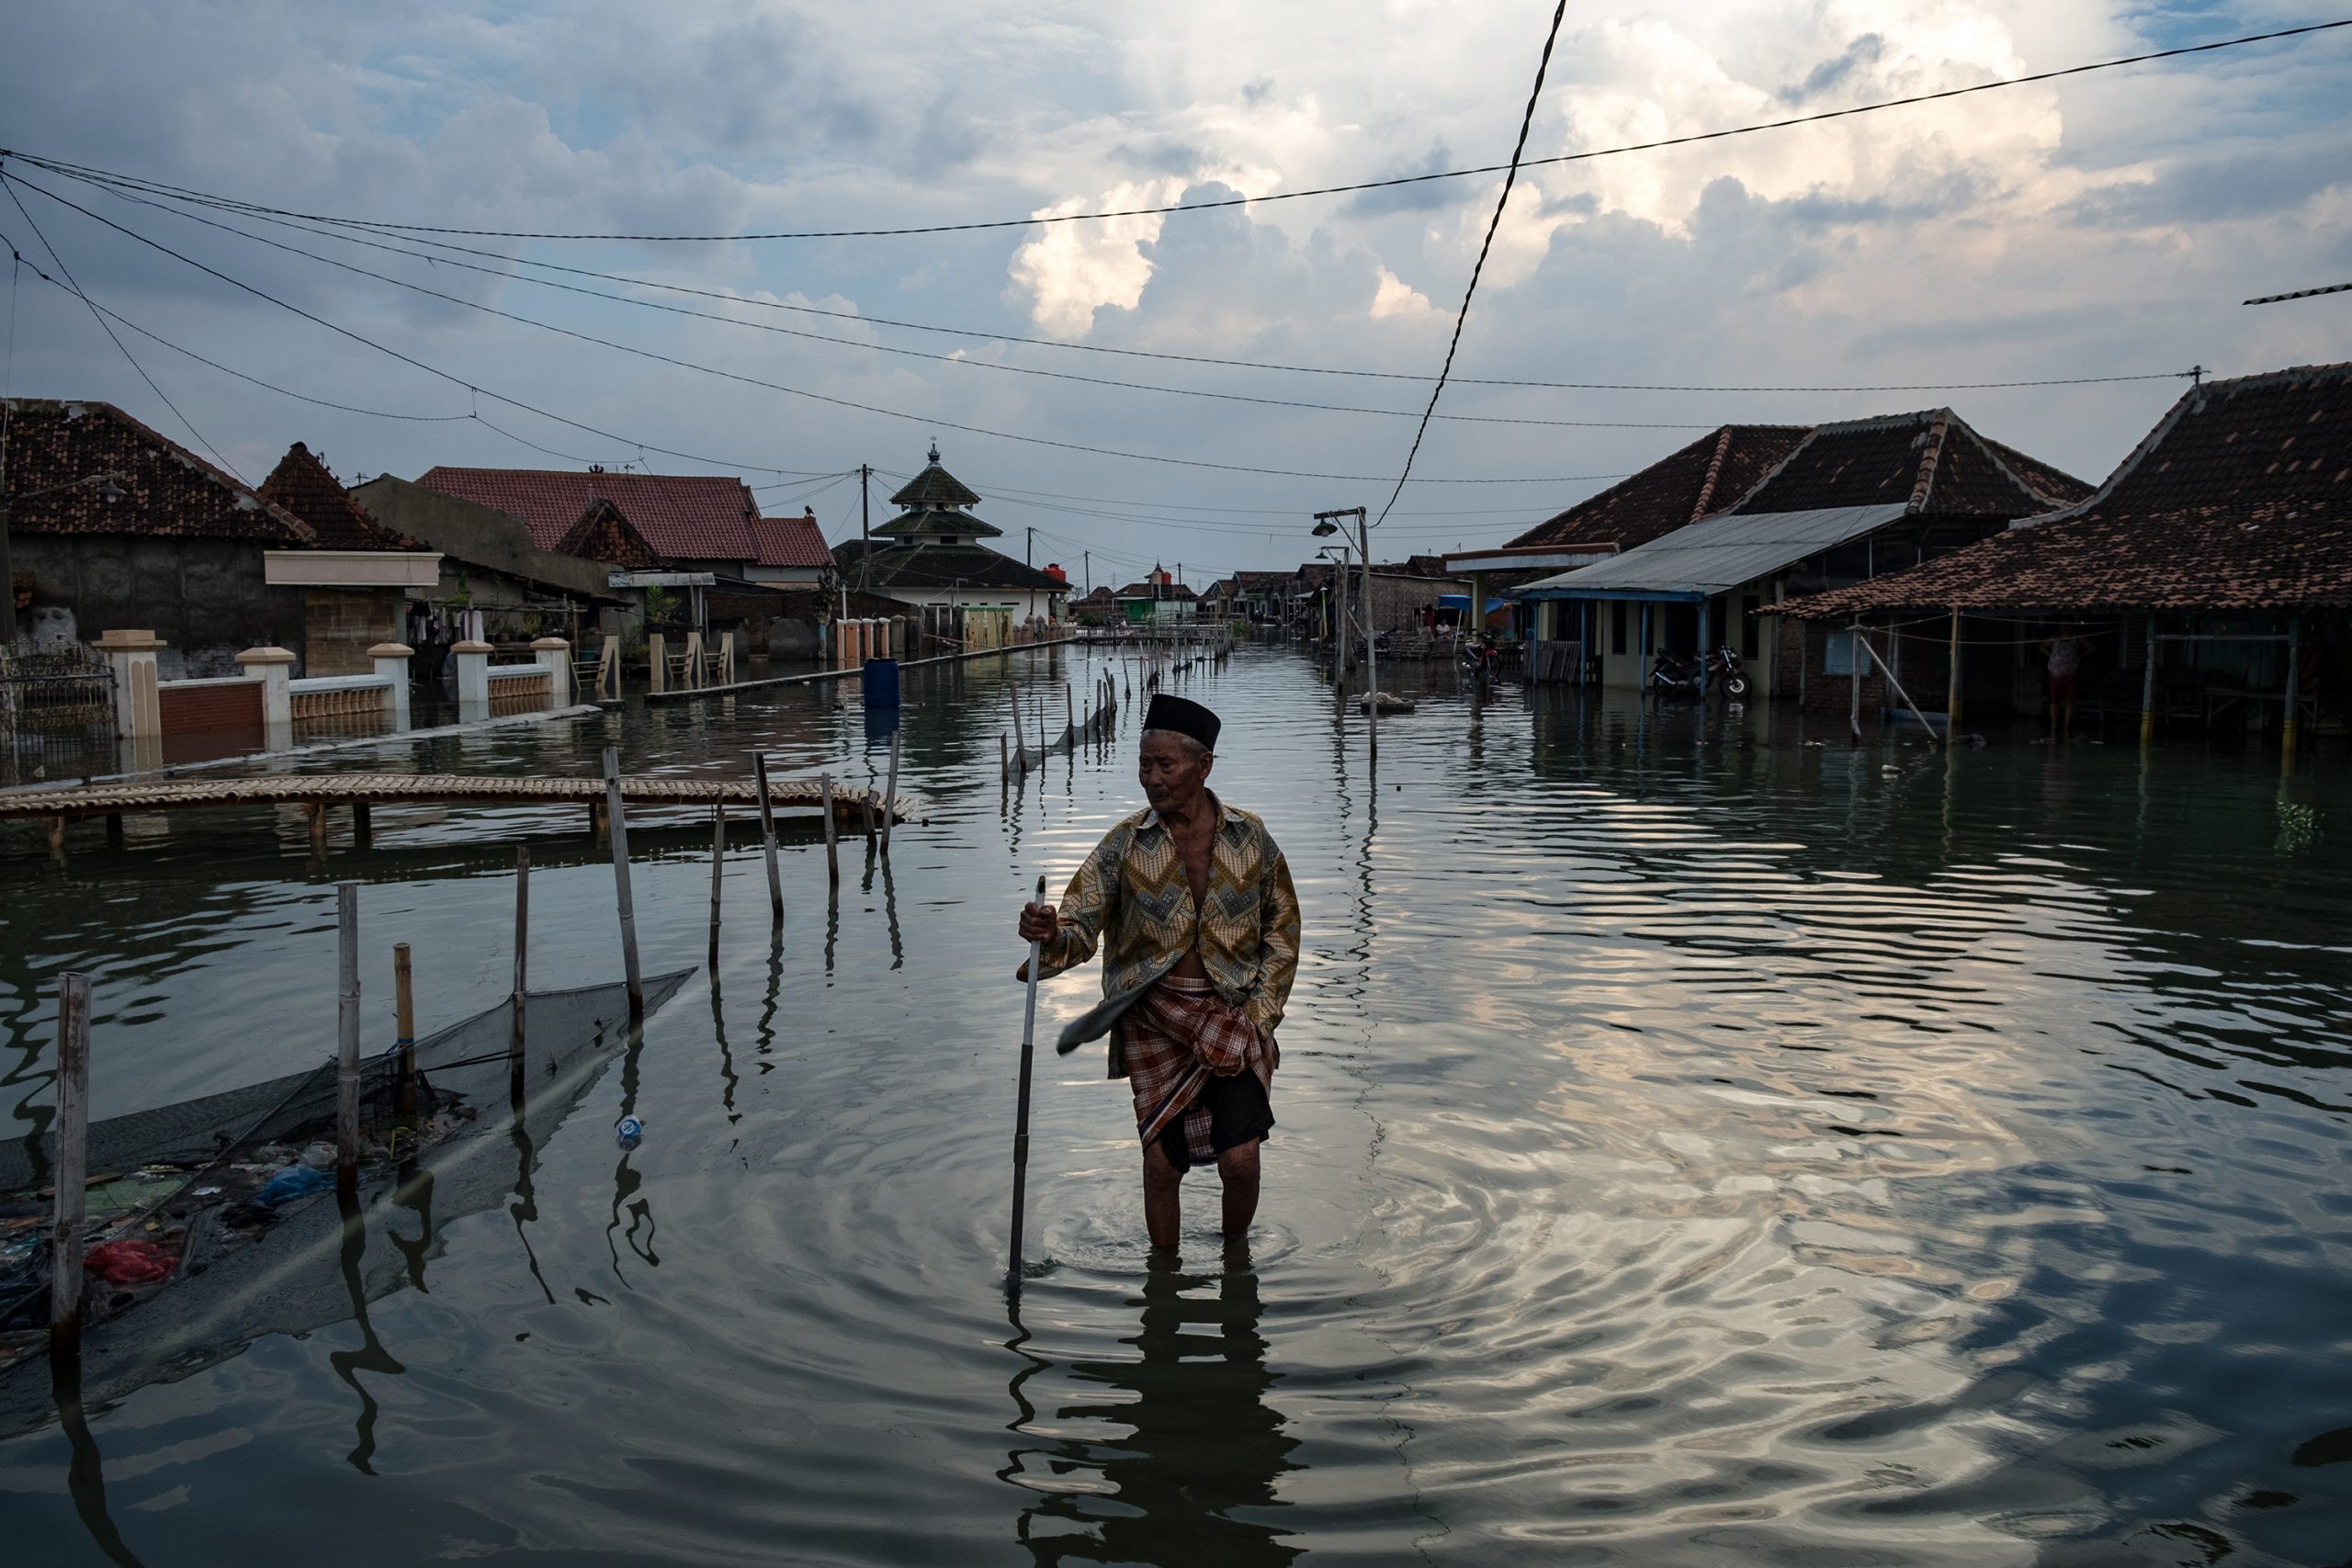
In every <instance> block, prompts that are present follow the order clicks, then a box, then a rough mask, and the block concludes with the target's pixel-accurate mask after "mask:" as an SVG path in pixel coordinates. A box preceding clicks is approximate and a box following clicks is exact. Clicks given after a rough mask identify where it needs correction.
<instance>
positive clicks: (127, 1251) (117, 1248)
mask: <svg viewBox="0 0 2352 1568" xmlns="http://www.w3.org/2000/svg"><path fill="white" fill-rule="evenodd" d="M82 1267H83V1268H84V1269H86V1270H88V1271H89V1272H90V1273H93V1274H96V1276H97V1277H98V1278H99V1279H101V1280H105V1281H106V1282H107V1284H109V1285H153V1284H155V1283H158V1282H159V1281H162V1280H168V1279H170V1278H171V1277H172V1270H173V1269H176V1268H178V1267H179V1258H177V1257H176V1256H175V1254H174V1253H173V1252H172V1251H171V1249H170V1248H168V1247H160V1246H158V1245H157V1244H155V1243H154V1242H152V1241H107V1242H101V1243H99V1244H98V1245H97V1246H96V1247H92V1248H90V1250H89V1252H88V1254H87V1255H86V1256H85V1257H84V1258H83V1259H82Z"/></svg>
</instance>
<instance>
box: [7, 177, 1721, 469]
mask: <svg viewBox="0 0 2352 1568" xmlns="http://www.w3.org/2000/svg"><path fill="white" fill-rule="evenodd" d="M81 183H83V184H85V185H93V186H97V188H99V189H101V190H105V191H107V192H108V193H110V194H112V195H114V196H117V197H121V199H123V200H126V201H133V202H137V203H138V204H139V205H141V206H142V207H146V208H149V209H153V210H155V211H158V212H168V213H170V214H172V215H173V216H174V217H176V218H184V219H186V220H187V221H189V222H191V223H201V224H203V225H204V226H205V227H206V228H208V229H217V230H219V231H221V232H222V233H227V234H234V235H236V236H237V237H238V238H240V239H243V240H250V241H252V242H253V243H255V244H260V245H270V246H273V247H275V248H277V249H280V250H284V251H287V252H289V253H290V254H294V255H299V256H306V257H308V258H310V259H311V260H312V261H316V262H320V263H322V265H328V266H343V267H348V266H349V265H350V264H348V263H345V262H340V261H336V260H335V259H334V258H333V257H331V256H322V255H319V254H317V253H315V252H312V251H306V250H303V249H302V248H301V247H300V246H299V245H286V244H282V243H279V242H277V241H276V240H271V239H269V238H267V237H266V236H264V235H260V234H255V233H253V232H251V231H247V230H244V229H240V228H238V227H236V226H235V225H234V224H232V223H222V222H219V221H216V220H213V219H209V218H201V217H198V215H197V214H195V213H193V212H188V211H185V210H183V209H180V208H178V207H175V206H171V205H168V204H167V203H165V202H163V201H158V200H153V199H150V198H148V197H138V196H129V195H126V194H125V193H124V192H122V191H120V190H119V189H117V188H116V187H114V186H109V185H107V184H105V183H103V182H100V181H95V180H85V181H83V182H81ZM36 188H37V187H36ZM260 221H263V222H268V223H276V224H278V225H279V226H281V227H284V228H288V229H292V230H294V231H296V232H297V233H302V234H309V235H312V236H314V237H315V238H318V239H322V240H334V241H339V242H341V243H345V244H353V245H365V246H367V247H368V248H369V249H370V250H378V251H384V252H388V253H389V254H392V255H397V256H407V257H410V258H411V259H413V260H416V261H422V262H424V263H425V264H426V265H430V266H454V267H458V268H461V269H463V270H465V271H468V272H478V273H482V274H485V275H487V276H492V277H495V278H498V279H499V280H500V281H502V282H515V283H528V284H531V285H534V286H535V287H537V288H553V289H558V290H560V291H561V292H563V293H566V294H578V295H582V296H584V297H586V298H588V299H603V300H607V301H609V302H611V303H613V304H616V305H630V306H634V307H636V308H637V309H639V310H660V311H662V312H664V313H666V314H669V315H674V316H687V317H691V318H693V319H694V320H695V321H716V322H718V324H719V325H721V326H728V327H739V328H742V329H744V330H746V331H750V332H761V333H775V334H776V335H777V336H780V337H794V338H802V339H806V340H807V341H809V342H810V343H829V344H838V345H840V346H841V347H843V348H855V349H863V350H865V352H866V353H869V354H889V355H899V356H901V357H903V358H908V359H921V360H925V361H928V362H930V363H932V364H934V365H959V366H963V367H967V368H970V369H976V370H994V371H998V372H1000V373H1002V374H1005V375H1012V376H1037V377H1043V378H1046V379H1049V380H1056V381H1075V382H1080V383H1082V384H1084V385H1086V386H1091V387H1113V388H1116V389H1120V390H1122V391H1129V392H1159V393H1163V394H1166V395H1168V396H1170V397H1180V398H1206V399H1212V400H1216V401H1220V402H1233V403H1255V404H1259V405H1261V406H1264V407H1269V408H1286V409H1309V410H1314V411H1317V412H1323V413H1349V414H1373V415H1377V416H1380V417H1383V418H1387V419H1410V418H1412V417H1413V413H1412V411H1411V410H1410V409H1379V408H1363V407H1360V406H1355V405H1351V404H1346V403H1317V402H1309V401H1306V400H1301V399H1296V398H1261V397H1256V396H1252V395H1250V394H1248V393H1243V392H1218V391H1210V390H1206V389H1201V388H1196V387H1164V386H1159V385H1156V384H1153V383H1150V382H1143V381H1119V380H1113V379H1110V378H1106V377H1101V376H1080V375H1076V374H1073V373H1071V372H1069V371H1065V370H1045V369H1040V368H1038V367H1035V366H1030V365H1007V364H1002V363H1000V362H998V361H995V360H989V359H971V358H967V357H965V356H964V355H960V354H926V353H923V352H922V350H920V349H911V348H898V347H894V346H892V345H891V344H881V343H862V342H860V341H858V340H857V339H855V338H845V337H835V336H833V335H832V334H831V333H812V332H802V331H799V330H797V329H796V328H792V327H779V326H771V325H769V324H768V323H767V322H764V321H743V320H741V318H739V317H735V316H722V315H718V314H715V313H713V312H711V311H708V310H687V309H686V308H685V307H684V306H680V305H664V304H662V303H661V302H660V301H658V300H653V299H630V298H629V297H628V296H627V295H625V294H608V293H605V291H604V290H602V289H598V288H581V287H580V286H579V285H577V284H571V283H559V282H557V281H556V280H555V279H553V278H547V277H531V276H521V275H517V274H515V273H510V272H507V271H504V270H503V269H502V268H499V267H494V266H484V265H481V264H480V263H478V262H468V261H458V260H456V259H454V258H451V257H444V256H433V255H428V254H424V253H423V252H419V251H413V250H410V249H408V248H406V247H405V246H401V245H394V244H387V243H383V242H381V241H379V240H368V239H362V238H360V237H359V236H358V235H356V234H345V233H340V232H338V231H334V230H332V229H316V228H311V227H309V226H307V225H304V224H301V223H296V222H290V221H288V220H284V219H276V218H262V219H260ZM352 270H356V271H358V272H360V274H361V275H362V276H368V277H381V276H382V275H381V274H378V273H372V272H368V271H367V270H366V269H364V268H354V269H352ZM568 270H579V269H568ZM599 276H606V275H599ZM387 281H395V280H389V279H388V280H387ZM624 281H633V280H624ZM402 287H407V286H406V285H402ZM688 292H692V293H698V294H699V293H707V292H711V291H708V290H702V289H695V290H689V291H688ZM720 298H723V299H735V300H738V301H740V302H741V303H746V304H751V303H766V302H765V301H752V300H748V299H743V298H742V297H741V296H739V295H721V296H720ZM827 314H842V315H846V314H847V312H827ZM850 319H852V320H865V318H862V317H854V316H853V317H851V318H850ZM1438 417H1439V418H1441V419H1446V420H1452V421H1455V422H1458V423H1466V424H1527V425H1543V426H1547V427H1552V428H1556V429H1578V430H1711V429H1713V428H1714V427H1713V426H1712V425H1707V424H1691V423H1667V422H1663V421H1657V420H1589V419H1534V418H1526V417H1521V416H1516V415H1502V414H1441V415H1439V416H1438Z"/></svg>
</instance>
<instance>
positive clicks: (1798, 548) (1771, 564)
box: [1517, 501, 1905, 599]
mask: <svg viewBox="0 0 2352 1568" xmlns="http://www.w3.org/2000/svg"><path fill="white" fill-rule="evenodd" d="M1904 511H1905V506H1904V503H1903V502H1899V501H1890V502H1878V503H1876V504H1874V505H1870V506H1829V507H1823V508H1821V509H1820V510H1818V511H1813V512H1756V513H1729V514H1727V515H1722V516H1715V517H1709V518H1705V519H1703V520H1702V521H1700V522H1697V523H1693V524H1691V525H1689V526H1688V527H1684V528H1677V529H1676V530H1675V531H1674V532H1673V533H1671V534H1668V535H1667V536H1664V537H1663V538H1657V539H1652V540H1651V541H1650V542H1649V543H1648V544H1646V545H1637V546H1635V547H1634V548H1632V549H1630V550H1627V551H1626V552H1625V553H1624V554H1623V555H1620V556H1612V557H1611V558H1609V559H1607V560H1604V561H1600V562H1599V563H1597V564H1595V565H1592V566H1588V567H1579V568H1577V570H1574V571H1564V572H1561V573H1559V574H1558V575H1557V576H1554V577H1546V578H1543V579H1540V580H1538V581H1534V582H1531V583H1529V584H1528V585H1527V586H1526V587H1524V588H1522V589H1521V590H1519V592H1518V594H1517V597H1520V598H1522V599H1578V598H1587V597H1590V596H1593V595H1602V596H1607V597H1612V598H1613V597H1657V598H1674V599H1704V598H1708V597H1711V596H1713V595H1714V594H1717V593H1722V592H1726V591H1727V590H1730V589H1734V588H1736V587H1738V586H1739V585H1740V584H1741V583H1743V582H1753V581H1756V579H1758V578H1759V577H1769V576H1770V575H1771V574H1772V573H1774V572H1776V571H1779V570H1781V569H1782V568H1784V567H1791V566H1794V565H1795V564H1796V563H1797V562H1799V561H1801V560H1803V559H1804V558H1805V557H1807V556H1812V555H1818V554H1820V553H1821V552H1822V551H1823V550H1826V549H1830V548H1833V547H1837V546H1838V545H1842V544H1844V543H1845V542H1846V541H1847V540H1849V539H1857V538H1860V537H1861V536H1863V535H1864V534H1867V533H1869V532H1870V531H1871V530H1872V529H1873V528H1880V527H1883V526H1884V525H1887V524H1889V523H1892V522H1894V520H1895V519H1896V518H1898V517H1901V516H1902V515H1903V513H1904Z"/></svg>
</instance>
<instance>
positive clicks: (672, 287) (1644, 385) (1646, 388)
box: [24, 158, 2195, 428]
mask: <svg viewBox="0 0 2352 1568" xmlns="http://www.w3.org/2000/svg"><path fill="white" fill-rule="evenodd" d="M24 161H25V162H27V163H32V164H38V165H39V166H40V167H41V168H45V169H49V170H51V172H52V173H55V174H57V175H61V176H62V177H64V178H67V179H71V180H74V181H76V182H78V183H80V184H84V185H90V186H97V187H98V188H100V189H103V190H106V191H107V192H108V193H109V194H111V195H114V196H116V197H120V198H122V199H124V200H131V201H141V202H142V204H143V205H149V206H159V205H161V204H160V203H158V202H153V201H146V200H144V198H143V197H142V196H141V195H137V194H133V193H146V194H147V195H153V196H161V197H169V198H170V199H173V200H177V201H184V202H187V203H188V204H190V205H193V206H198V207H206V208H210V209H213V210H215V211H222V212H234V213H237V214H239V215H240V216H244V217H250V218H254V219H256V220H260V221H263V222H268V223H276V224H279V225H281V226H283V227H286V228H290V229H294V230H296V231H299V232H301V233H306V234H314V235H318V236H320V237H322V238H325V237H329V236H330V235H332V237H334V238H336V239H340V240H342V241H344V242H345V243H348V244H356V245H367V246H368V247H370V248H371V249H377V250H385V251H390V252H391V253H392V254H397V255H407V256H414V257H417V258H418V259H421V260H423V261H424V262H426V263H427V264H428V265H463V264H461V263H456V262H453V261H450V260H449V259H448V257H447V256H438V255H432V254H426V253H425V252H424V251H413V250H407V249H403V248H402V247H401V246H398V245H391V244H387V243H382V241H380V240H366V239H361V238H360V237H358V236H357V235H356V234H345V233H340V232H335V231H332V230H319V229H312V228H306V227H304V226H303V224H301V223H300V222H296V221H293V220H289V219H288V218H286V217H283V216H281V215H277V214H275V213H273V212H272V211H270V210H269V209H260V208H255V207H254V206H253V205H252V204H250V203H245V202H240V201H237V200H235V199H233V198H232V197H222V196H217V195H213V194H211V193H209V192H205V191H198V190H194V189H191V188H188V187H186V186H169V185H164V184H163V183H161V182H158V181H152V180H142V179H139V178H137V177H135V176H132V175H116V174H111V173H108V172H107V171H104V170H96V169H86V168H82V167H80V166H78V165H74V164H59V163H55V162H53V161H49V160H40V159H33V158H26V159H25V160H24ZM164 210H166V211H172V212H176V213H178V215H179V216H181V217H185V218H193V217H194V215H193V214H190V213H187V212H184V211H181V210H180V209H177V208H171V207H165V208H164ZM196 221H198V222H201V221H203V220H201V219H197V220H196ZM230 232H232V233H243V232H244V231H243V230H233V229H232V230H231V231H230ZM246 237H247V238H254V236H251V235H247V236H246ZM398 237H399V238H401V239H404V240H406V241H407V242H408V243H410V244H414V245H422V246H424V247H427V249H428V250H430V251H439V252H446V253H453V254H458V255H469V256H479V257H481V258H483V259H485V260H488V261H492V262H498V263H502V264H503V265H505V266H510V267H531V268H535V269H537V270H539V271H543V272H554V273H560V274H563V275H566V276H573V277H593V278H596V279H599V280H601V281H603V282H606V283H618V284H625V285H628V286H629V287H631V288H650V289H654V290H657V291H660V292H662V293H669V294H681V295H686V296H689V297H693V298H696V299H716V300H720V301H724V302H726V303H729V304H733V305H741V306H746V307H749V308H752V309H754V310H779V311H786V312H789V313H791V314H795V315H804V316H820V317H825V318H828V319H831V320H833V321H856V322H859V323H861V324H864V325H869V326H880V327H895V328H898V329H899V330H901V331H905V332H918V333H936V334H939V335H942V336H946V337H960V338H971V339H975V340H978V341H981V342H989V343H1007V344H1019V345H1021V346H1023V347H1025V348H1049V349H1060V350H1063V351H1065V352H1068V353H1072V354H1098V355H1113V356H1115V357H1118V358H1125V359H1153V360H1161V361H1166V362H1168V363H1170V364H1177V365H1201V366H1208V367H1217V368H1222V369H1235V370H1262V371H1270V372H1274V373H1278V374H1283V375H1296V376H1341V377H1351V378H1359V379H1364V380H1376V381H1408V382H1417V383H1420V384H1423V385H1426V384H1428V383H1429V382H1430V380H1432V379H1434V378H1432V377H1430V376H1426V375H1422V374H1420V373H1419V372H1414V371H1402V370H1365V369H1361V368H1354V367H1344V366H1328V365H1287V364H1282V363H1279V362H1272V361H1266V360H1255V359H1235V358H1228V357H1223V356H1219V355H1196V354H1172V353H1169V352H1167V351H1166V350H1159V349H1145V348H1119V347H1114V346H1111V345H1109V344H1093V343H1069V342H1064V341H1061V340H1059V339H1055V338H1039V337H1027V336H1023V335H1022V334H1020V333H1003V332H994V331H988V330H984V329H981V328H978V327H954V326H941V325H938V324H936V323H933V322H928V321H906V320H902V319H899V318H896V317H890V316H867V315H862V314H860V313H859V312H857V311H855V310H828V309H826V308H825V307H823V306H821V305H806V304H794V303H792V302H790V301H788V300H782V299H757V298H755V297H753V296H751V295H747V294H737V293H733V292H731V291H729V290H727V289H721V288H694V287H692V286H690V285H687V284H681V283H665V282H662V281H661V280H659V279H656V278H649V277H637V276H631V275H629V274H628V273H616V272H602V271H598V270H597V269H595V268H594V267H581V266H567V265H563V264H561V263H560V262H548V261H537V260H534V259H532V258H530V257H527V256H516V255H509V254H505V253H503V252H500V251H486V250H481V249H478V248H476V247H474V246H470V245H459V244H456V243H451V242H448V241H446V240H435V239H429V238H424V237H421V236H416V235H401V236H398ZM489 270H490V271H491V272H492V275H493V276H498V277H501V278H512V277H515V276H518V275H516V274H513V273H509V272H505V271H502V270H500V269H499V268H497V267H493V268H491V269H489ZM524 281H526V282H535V281H537V279H528V278H526V279H524ZM584 292H588V293H590V294H591V295H594V293H595V291H594V290H586V291H584ZM601 297H602V298H611V296H601ZM629 302H630V303H635V301H629ZM718 319H720V320H722V321H729V323H730V324H738V325H741V324H748V323H741V322H736V321H734V319H733V318H731V317H721V318H718ZM807 335H809V336H811V337H814V338H817V339H818V341H820V342H826V343H847V344H851V345H852V346H855V347H862V348H863V347H875V346H876V345H873V344H859V343H857V342H856V340H854V339H842V338H832V337H826V336H824V335H823V334H820V333H809V334H807ZM883 352H886V353H907V352H910V351H907V350H902V349H884V350H883ZM958 363H968V364H988V363H989V362H988V361H970V360H967V361H958ZM1004 368H1012V367H1004ZM1035 373H1038V374H1043V372H1035ZM2194 374H2195V372H2193V371H2188V370H2158V371H2143V372H2140V373H2137V374H2132V375H2123V376H2065V377H2054V378H2042V379H2037V380H2021V381H1926V382H1894V383H1878V384H1863V385H1855V386H1819V385H1815V386H1793V385H1781V386H1700V385H1693V384H1689V383H1653V382H1635V381H1548V380H1539V379H1533V378H1515V377H1483V376H1457V377H1455V378H1453V384H1454V385H1456V386H1462V387H1511V388H1521V389H1539V390H1551V391H1589V392H1693V393H1710V394H1726V393H1738V394H1750V393H1780V394H1787V393H1805V394H1814V393H1841V392H1977V391H1997V390H2006V389H2017V388H2030V387H2087V386H2103V385H2108V384H2110V383H2115V382H2124V381H2169V380H2183V379H2187V378H2189V377H2191V376H2193V375H2194ZM1122 384H1124V383H1122ZM1160 390H1174V389H1160ZM1441 417H1443V418H1448V419H1453V418H1463V417H1466V416H1461V415H1451V414H1449V415H1443V416H1441ZM1658 428H1667V427H1665V426H1660V427H1658ZM1692 428H1705V427H1692Z"/></svg>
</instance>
